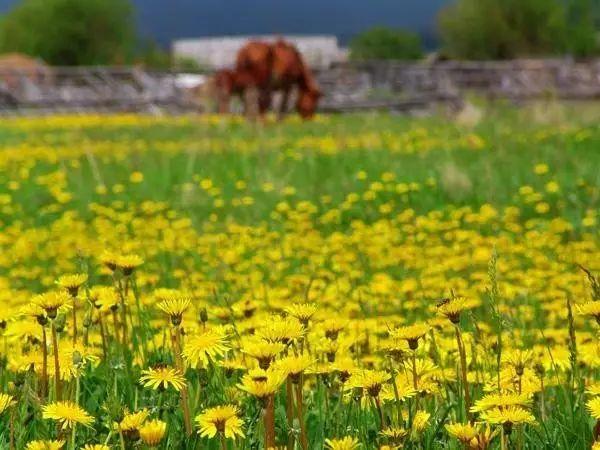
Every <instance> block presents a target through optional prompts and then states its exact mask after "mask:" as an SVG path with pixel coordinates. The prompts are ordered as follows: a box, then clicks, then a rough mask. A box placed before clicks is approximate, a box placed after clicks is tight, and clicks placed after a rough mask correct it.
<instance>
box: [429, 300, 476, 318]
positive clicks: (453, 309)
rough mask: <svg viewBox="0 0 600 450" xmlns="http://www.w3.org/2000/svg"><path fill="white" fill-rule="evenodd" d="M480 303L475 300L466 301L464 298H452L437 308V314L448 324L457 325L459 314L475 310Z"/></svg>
mask: <svg viewBox="0 0 600 450" xmlns="http://www.w3.org/2000/svg"><path fill="white" fill-rule="evenodd" d="M479 304H480V302H479V301H478V300H475V299H467V298H466V297H453V298H451V299H449V300H447V301H444V302H442V303H440V304H439V305H438V307H437V310H438V313H439V314H442V315H443V316H445V317H446V318H448V320H450V322H452V323H454V324H457V323H459V322H460V314H461V313H462V312H463V311H467V310H469V309H473V308H476V307H477V306H479Z"/></svg>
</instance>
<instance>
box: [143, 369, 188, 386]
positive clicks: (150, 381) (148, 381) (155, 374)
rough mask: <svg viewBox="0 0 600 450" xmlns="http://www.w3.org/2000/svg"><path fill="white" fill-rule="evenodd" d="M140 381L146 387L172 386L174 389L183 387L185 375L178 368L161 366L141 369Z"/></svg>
mask: <svg viewBox="0 0 600 450" xmlns="http://www.w3.org/2000/svg"><path fill="white" fill-rule="evenodd" d="M140 382H141V383H142V384H143V385H144V387H147V388H152V389H168V388H169V386H172V387H173V389H175V390H176V391H180V390H181V389H183V387H184V386H185V384H186V380H185V377H184V376H183V375H182V374H181V372H180V371H179V370H178V369H174V368H171V367H163V366H161V367H154V368H151V369H145V370H142V376H141V377H140Z"/></svg>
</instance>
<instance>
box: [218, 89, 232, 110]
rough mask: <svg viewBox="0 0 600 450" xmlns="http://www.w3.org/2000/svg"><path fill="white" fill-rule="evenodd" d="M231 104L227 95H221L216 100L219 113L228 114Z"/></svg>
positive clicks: (229, 96)
mask: <svg viewBox="0 0 600 450" xmlns="http://www.w3.org/2000/svg"><path fill="white" fill-rule="evenodd" d="M230 103H231V95H229V94H228V93H221V94H220V95H219V98H218V104H219V113H220V114H229V105H230Z"/></svg>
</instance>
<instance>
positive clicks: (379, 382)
mask: <svg viewBox="0 0 600 450" xmlns="http://www.w3.org/2000/svg"><path fill="white" fill-rule="evenodd" d="M390 378H391V375H390V374H389V373H387V372H385V371H383V370H368V369H363V370H360V371H358V372H354V373H353V374H352V375H351V376H350V380H348V386H347V388H348V389H354V388H363V389H365V390H366V391H367V392H368V393H369V395H370V396H371V397H377V396H378V395H379V392H380V391H381V388H382V386H383V385H384V384H385V383H387V382H388V381H389V379H390Z"/></svg>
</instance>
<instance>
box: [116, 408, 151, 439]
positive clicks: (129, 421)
mask: <svg viewBox="0 0 600 450" xmlns="http://www.w3.org/2000/svg"><path fill="white" fill-rule="evenodd" d="M149 415H150V413H149V412H148V410H146V409H142V410H140V411H137V412H134V413H129V412H128V413H127V414H125V416H124V417H123V419H121V422H119V423H118V424H117V429H118V430H121V431H122V432H123V433H125V434H131V433H133V432H137V431H139V429H140V428H141V427H142V425H143V424H144V422H146V419H147V418H148V416H149Z"/></svg>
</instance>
